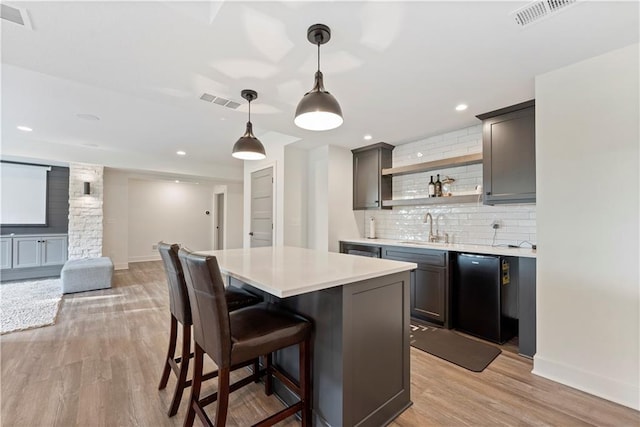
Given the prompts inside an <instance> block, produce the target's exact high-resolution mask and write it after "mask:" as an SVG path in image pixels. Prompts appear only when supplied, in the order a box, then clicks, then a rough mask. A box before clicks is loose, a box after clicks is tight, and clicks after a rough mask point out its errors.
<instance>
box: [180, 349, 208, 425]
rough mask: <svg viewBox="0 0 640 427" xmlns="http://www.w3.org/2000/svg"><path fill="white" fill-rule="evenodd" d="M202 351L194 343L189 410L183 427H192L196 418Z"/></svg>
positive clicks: (200, 384)
mask: <svg viewBox="0 0 640 427" xmlns="http://www.w3.org/2000/svg"><path fill="white" fill-rule="evenodd" d="M203 358H204V351H203V350H202V348H201V347H200V346H199V345H198V344H197V343H196V348H195V355H194V358H193V382H192V384H191V397H190V398H189V409H188V410H187V415H186V417H185V418H184V427H193V422H194V420H195V418H196V407H198V406H199V403H198V401H199V399H200V387H201V386H202V365H203Z"/></svg>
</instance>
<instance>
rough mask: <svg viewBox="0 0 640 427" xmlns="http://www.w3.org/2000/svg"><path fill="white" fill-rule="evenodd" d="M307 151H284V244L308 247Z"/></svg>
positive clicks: (289, 149) (290, 149)
mask: <svg viewBox="0 0 640 427" xmlns="http://www.w3.org/2000/svg"><path fill="white" fill-rule="evenodd" d="M307 174H308V158H307V151H305V150H301V149H299V148H295V147H291V146H287V147H285V150H284V212H285V214H284V244H285V245H286V246H296V247H301V248H306V247H307V216H308V210H307V204H308V197H307V195H308V191H307V186H308V184H307V181H308V176H307Z"/></svg>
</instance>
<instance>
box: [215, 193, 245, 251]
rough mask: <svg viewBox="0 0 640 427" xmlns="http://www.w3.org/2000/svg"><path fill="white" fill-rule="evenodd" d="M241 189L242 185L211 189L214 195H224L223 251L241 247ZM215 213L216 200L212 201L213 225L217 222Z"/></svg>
mask: <svg viewBox="0 0 640 427" xmlns="http://www.w3.org/2000/svg"><path fill="white" fill-rule="evenodd" d="M242 189H243V185H242V184H225V185H215V186H214V187H213V192H214V194H224V206H225V211H226V216H225V217H224V223H223V230H224V249H236V248H241V247H242V215H243V214H242V212H243V203H244V200H243V191H242ZM217 212H218V210H217V206H216V199H214V206H213V219H214V224H215V223H216V220H217V219H216V216H217ZM214 234H215V230H214ZM214 241H215V236H214Z"/></svg>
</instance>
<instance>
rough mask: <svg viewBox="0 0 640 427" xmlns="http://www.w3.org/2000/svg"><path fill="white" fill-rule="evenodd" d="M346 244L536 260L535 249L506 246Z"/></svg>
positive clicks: (366, 241) (392, 242)
mask: <svg viewBox="0 0 640 427" xmlns="http://www.w3.org/2000/svg"><path fill="white" fill-rule="evenodd" d="M342 241H343V242H347V243H360V244H365V245H371V246H400V247H407V248H422V249H437V250H440V251H452V252H465V253H474V254H486V255H504V256H517V257H525V258H536V251H535V249H531V248H510V247H508V246H491V245H470V244H466V243H439V242H438V243H429V242H424V241H417V240H416V241H413V242H412V241H409V240H392V239H363V238H361V237H360V238H355V239H342Z"/></svg>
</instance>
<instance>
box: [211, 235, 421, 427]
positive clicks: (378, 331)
mask: <svg viewBox="0 0 640 427" xmlns="http://www.w3.org/2000/svg"><path fill="white" fill-rule="evenodd" d="M201 253H204V254H209V255H214V256H216V258H217V259H218V263H219V265H220V270H221V271H222V273H223V274H225V275H227V276H228V282H229V285H232V286H238V287H244V288H247V289H248V290H250V291H252V292H255V293H257V294H260V295H262V297H263V298H264V299H265V300H266V301H271V302H274V303H277V304H279V305H281V306H283V307H285V308H288V309H290V310H292V311H295V312H297V313H300V314H302V315H304V316H306V317H308V318H309V319H311V320H313V322H314V335H313V361H312V369H313V405H312V406H313V424H314V425H316V426H335V427H338V426H372V427H379V426H384V425H387V424H389V423H390V422H391V421H392V420H393V419H395V418H396V417H397V416H398V415H399V414H400V413H402V412H403V411H404V410H405V409H406V408H408V407H409V406H410V405H411V390H410V378H409V374H410V357H409V351H410V347H409V333H410V324H409V288H410V275H411V273H410V272H411V270H414V269H415V268H416V267H417V266H416V264H414V263H407V262H400V261H391V260H383V259H374V258H366V257H358V256H353V255H346V254H338V253H333V252H322V251H314V250H310V249H302V248H290V247H274V248H247V249H229V250H222V251H209V252H201ZM274 362H275V363H277V364H278V365H279V366H280V367H281V368H282V369H283V370H284V371H285V372H287V373H288V374H289V375H290V376H291V377H292V378H294V379H296V380H297V379H298V378H299V375H298V373H299V369H298V349H297V348H295V347H292V348H288V349H285V350H282V351H279V352H277V353H276V354H275V355H274ZM274 390H275V393H276V395H277V396H278V397H279V398H280V399H282V400H284V401H285V402H295V401H296V397H295V396H294V395H292V394H291V393H290V392H289V390H288V389H287V388H286V387H285V386H284V385H282V384H279V383H278V382H277V379H276V380H275V381H274Z"/></svg>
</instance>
